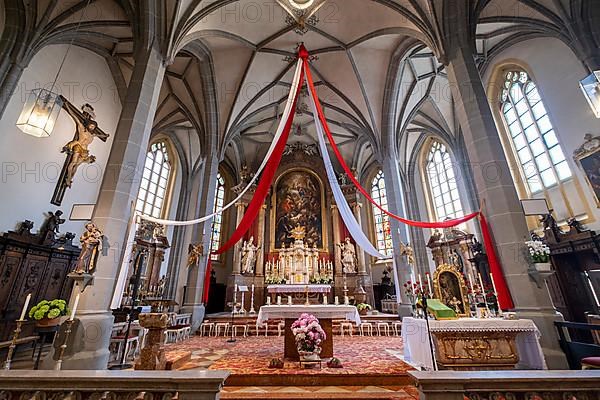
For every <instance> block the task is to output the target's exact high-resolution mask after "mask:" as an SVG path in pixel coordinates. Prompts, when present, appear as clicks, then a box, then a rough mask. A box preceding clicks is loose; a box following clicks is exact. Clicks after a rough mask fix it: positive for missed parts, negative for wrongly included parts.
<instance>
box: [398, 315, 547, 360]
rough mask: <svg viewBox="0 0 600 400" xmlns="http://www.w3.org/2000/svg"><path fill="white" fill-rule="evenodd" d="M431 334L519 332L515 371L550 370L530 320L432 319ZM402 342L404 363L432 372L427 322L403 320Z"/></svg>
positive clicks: (410, 319)
mask: <svg viewBox="0 0 600 400" xmlns="http://www.w3.org/2000/svg"><path fill="white" fill-rule="evenodd" d="M429 330H430V331H431V332H452V331H454V332H497V331H509V332H519V334H517V337H516V344H517V353H518V355H519V363H518V364H517V366H516V368H517V369H548V367H547V365H546V360H545V359H544V354H543V353H542V347H541V346H540V341H539V338H540V331H539V330H538V328H537V326H535V324H534V323H533V321H532V320H530V319H517V320H505V319H499V318H492V319H476V318H460V319H456V320H444V321H436V320H431V319H430V320H429ZM402 341H403V344H404V360H405V361H407V362H409V363H411V364H413V365H416V366H418V367H421V368H426V369H433V360H432V359H431V351H430V349H429V339H428V337H427V326H426V322H425V320H424V319H417V318H411V317H406V318H403V319H402Z"/></svg>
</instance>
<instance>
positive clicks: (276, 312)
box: [258, 304, 360, 325]
mask: <svg viewBox="0 0 600 400" xmlns="http://www.w3.org/2000/svg"><path fill="white" fill-rule="evenodd" d="M302 313H308V314H312V315H314V316H315V317H317V318H323V319H334V318H346V319H347V320H349V321H353V322H354V323H356V324H357V325H360V315H359V314H358V310H357V309H356V307H354V306H346V305H339V306H336V305H327V306H326V305H310V306H305V305H301V304H294V305H291V306H289V305H284V304H282V305H280V306H278V305H270V306H262V307H261V308H260V310H259V311H258V323H260V324H262V323H264V322H265V321H267V320H269V319H274V318H284V319H285V318H299V317H300V314H302Z"/></svg>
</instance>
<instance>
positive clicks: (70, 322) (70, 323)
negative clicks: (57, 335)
mask: <svg viewBox="0 0 600 400" xmlns="http://www.w3.org/2000/svg"><path fill="white" fill-rule="evenodd" d="M78 300H79V293H77V297H76V298H75V301H76V302H77V301H78ZM76 306H77V303H75V307H73V311H75V308H76ZM74 314H75V313H73V315H74ZM74 322H75V321H73V316H71V318H70V319H68V320H67V321H66V327H67V329H66V330H65V340H64V342H63V344H62V345H61V346H60V349H59V351H58V360H57V361H56V364H55V365H54V370H55V371H60V370H61V368H62V362H63V356H64V355H65V350H66V349H67V343H68V340H69V336H70V335H71V328H72V327H73V323H74Z"/></svg>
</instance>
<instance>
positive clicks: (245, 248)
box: [240, 236, 259, 275]
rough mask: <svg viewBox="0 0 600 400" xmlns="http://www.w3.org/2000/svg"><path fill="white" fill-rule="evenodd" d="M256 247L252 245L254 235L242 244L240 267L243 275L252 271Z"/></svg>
mask: <svg viewBox="0 0 600 400" xmlns="http://www.w3.org/2000/svg"><path fill="white" fill-rule="evenodd" d="M258 249H259V247H258V246H255V245H254V236H252V237H251V238H250V240H249V241H244V244H243V245H242V267H241V269H240V270H241V271H242V274H243V275H246V274H247V275H251V274H253V273H254V266H255V264H256V251H257V250H258Z"/></svg>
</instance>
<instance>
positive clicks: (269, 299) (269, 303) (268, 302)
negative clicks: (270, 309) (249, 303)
mask: <svg viewBox="0 0 600 400" xmlns="http://www.w3.org/2000/svg"><path fill="white" fill-rule="evenodd" d="M267 305H268V306H270V305H271V296H267Z"/></svg>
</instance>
